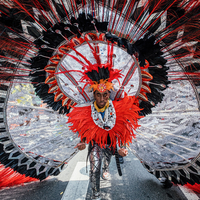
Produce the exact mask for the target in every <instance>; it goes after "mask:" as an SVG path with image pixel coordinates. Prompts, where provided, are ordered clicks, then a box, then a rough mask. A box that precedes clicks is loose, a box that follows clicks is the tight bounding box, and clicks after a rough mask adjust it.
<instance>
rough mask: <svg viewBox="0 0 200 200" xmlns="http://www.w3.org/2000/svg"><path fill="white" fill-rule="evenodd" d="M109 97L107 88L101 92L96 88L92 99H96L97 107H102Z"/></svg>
mask: <svg viewBox="0 0 200 200" xmlns="http://www.w3.org/2000/svg"><path fill="white" fill-rule="evenodd" d="M109 97H110V93H109V91H108V90H106V91H105V92H102V93H101V92H99V91H98V90H96V91H95V92H94V99H95V100H96V103H97V106H98V107H99V108H103V107H104V106H105V105H106V103H107V101H108V99H109Z"/></svg>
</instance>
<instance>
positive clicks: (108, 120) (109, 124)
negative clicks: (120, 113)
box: [91, 100, 116, 131]
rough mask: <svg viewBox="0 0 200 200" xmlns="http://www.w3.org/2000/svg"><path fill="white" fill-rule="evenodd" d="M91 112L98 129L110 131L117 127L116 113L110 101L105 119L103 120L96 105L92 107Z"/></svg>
mask: <svg viewBox="0 0 200 200" xmlns="http://www.w3.org/2000/svg"><path fill="white" fill-rule="evenodd" d="M91 111H92V112H91V116H92V119H93V121H94V123H95V124H96V125H97V126H98V127H100V128H102V129H105V130H106V131H109V130H111V129H112V128H113V127H114V126H115V123H116V112H115V108H114V106H113V103H112V101H111V100H110V101H109V106H108V108H107V109H106V110H105V115H104V119H102V116H101V114H100V113H99V112H98V111H97V110H96V108H95V106H94V104H92V105H91Z"/></svg>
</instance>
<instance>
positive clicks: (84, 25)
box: [0, 0, 200, 184]
mask: <svg viewBox="0 0 200 200" xmlns="http://www.w3.org/2000/svg"><path fill="white" fill-rule="evenodd" d="M0 4H1V6H0V36H1V37H0V40H1V41H0V49H1V51H0V65H1V68H0V70H1V71H0V77H1V85H0V101H1V110H0V111H1V113H2V114H1V118H0V123H1V129H0V162H1V163H2V164H3V165H4V166H6V167H10V168H12V169H14V170H15V171H16V172H18V173H21V174H25V175H26V176H29V177H33V178H36V179H40V180H42V179H45V178H46V177H47V176H49V175H57V174H59V173H60V171H61V169H62V167H63V166H64V164H66V163H67V161H69V159H70V158H71V157H72V156H73V155H74V153H75V152H73V151H71V150H70V147H72V148H73V145H75V143H76V142H77V136H73V135H72V134H71V133H70V132H69V131H68V129H67V128H66V129H65V128H63V127H64V126H65V122H66V120H67V119H66V118H65V115H64V116H63V115H62V114H66V113H69V112H70V107H71V106H74V105H76V104H79V103H86V102H90V101H91V100H92V99H91V98H90V96H89V94H88V93H87V88H84V87H83V86H82V85H80V83H79V82H78V81H77V80H76V79H75V78H74V75H72V74H73V72H69V70H66V69H65V67H63V62H64V63H65V62H68V61H69V57H70V58H71V59H72V60H73V62H74V63H75V62H77V63H78V64H79V65H80V66H82V67H84V63H87V61H88V62H90V60H88V59H89V58H88V57H87V56H86V55H84V56H83V55H82V54H81V53H80V52H79V51H78V48H79V47H81V46H82V45H85V44H87V45H88V46H90V47H91V48H93V49H94V48H96V47H95V46H93V45H94V43H96V44H100V43H103V44H105V45H106V48H107V49H110V48H112V46H115V47H116V48H119V47H120V49H123V51H125V52H126V53H127V55H129V56H132V57H133V60H134V61H133V62H135V64H136V65H137V66H138V74H139V75H138V77H139V78H138V79H139V80H140V81H139V86H138V88H139V89H138V91H137V92H136V93H135V96H137V98H138V99H139V100H140V108H142V109H143V110H142V111H141V112H140V114H141V115H143V116H145V117H144V118H143V120H141V128H140V129H139V130H138V132H137V133H136V134H137V140H134V142H133V144H132V145H131V146H130V148H131V149H132V151H134V153H135V154H136V155H137V156H138V157H139V159H140V160H141V161H142V162H143V164H144V166H145V167H146V168H147V169H148V170H149V171H150V172H151V173H153V174H154V175H155V176H156V177H157V178H160V177H163V176H164V177H167V178H169V179H170V180H172V181H173V182H174V183H180V184H186V183H190V184H194V183H200V177H199V173H198V172H199V169H200V158H199V156H200V155H199V151H198V149H199V136H198V132H199V118H200V116H199V83H200V82H199V69H200V66H199V53H200V51H199V39H200V30H199V25H200V24H199V23H200V20H199V19H200V2H199V1H196V0H156V1H155V0H140V1H139V0H123V1H121V0H111V1H110V0H91V1H88V0H51V1H50V0H35V1H27V0H26V1H25V0H24V1H23V0H21V1H20V0H8V1H1V2H0ZM97 46H98V45H97ZM95 51H96V49H95ZM71 52H72V53H71ZM118 52H119V51H118ZM67 56H68V57H67ZM117 56H118V55H117V53H116V57H117ZM119 57H120V56H119ZM117 58H118V57H117ZM136 60H137V62H136ZM73 62H72V63H73ZM115 63H116V62H115ZM78 64H76V65H78ZM74 66H75V64H74V65H73V66H71V65H70V70H74ZM68 67H69V65H68ZM81 69H82V68H81ZM130 69H131V68H130ZM59 73H60V74H64V75H65V77H67V80H70V81H71V83H73V87H72V86H70V84H68V85H69V88H68V89H69V90H67V89H66V91H69V92H63V90H61V87H60V86H61V84H60V82H59V81H58V78H57V76H58V75H59ZM132 75H133V73H132V71H131V70H130V73H128V74H127V76H125V77H124V78H123V79H122V80H121V82H120V84H121V85H120V87H119V88H118V90H117V91H118V92H116V93H115V94H114V95H113V100H114V99H117V98H120V97H123V95H124V94H125V93H127V94H129V93H130V92H129V89H124V88H125V87H126V86H127V85H128V86H129V87H132V84H131V81H130V79H129V77H130V78H131V77H132ZM72 90H73V92H74V91H76V95H77V94H78V97H80V98H77V97H76V95H73V94H74V93H73V92H72ZM35 94H36V95H37V96H35ZM38 97H39V98H38ZM80 99H82V101H79V100H80ZM177 113H180V114H182V117H181V115H176V114H177ZM183 114H184V115H185V116H183ZM172 115H174V116H172ZM173 117H174V118H173ZM55 119H56V120H55ZM145 120H146V121H145ZM160 125H163V126H160ZM36 126H37V131H36V130H35V129H34V128H35V127H36ZM33 127H34V128H33ZM49 127H50V128H49ZM58 127H59V128H58ZM30 129H32V132H31V131H30ZM47 129H48V131H46V130H47ZM50 129H51V130H50ZM52 135H53V136H52ZM31 137H32V138H34V137H35V138H37V140H34V142H33V140H31ZM63 138H65V140H63ZM61 140H62V141H65V143H62V145H60V141H61ZM18 143H21V144H22V145H19V144H18ZM64 146H67V147H66V148H67V149H65V147H64ZM42 147H43V148H42ZM49 150H51V152H50V153H49V152H48V151H49ZM67 150H68V151H67ZM63 152H65V153H66V152H69V153H68V155H65V154H64V153H63ZM58 155H59V156H58ZM66 157H67V159H66Z"/></svg>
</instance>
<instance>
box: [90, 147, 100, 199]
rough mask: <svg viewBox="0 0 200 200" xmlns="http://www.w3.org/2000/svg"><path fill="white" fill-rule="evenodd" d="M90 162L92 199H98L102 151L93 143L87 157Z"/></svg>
mask: <svg viewBox="0 0 200 200" xmlns="http://www.w3.org/2000/svg"><path fill="white" fill-rule="evenodd" d="M89 160H90V183H91V187H92V191H93V198H94V199H95V197H96V198H98V197H100V173H101V161H102V149H101V148H100V147H99V146H98V145H97V144H96V143H95V144H94V145H93V148H92V150H91V152H90V155H89Z"/></svg>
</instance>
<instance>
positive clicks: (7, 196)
mask: <svg viewBox="0 0 200 200" xmlns="http://www.w3.org/2000/svg"><path fill="white" fill-rule="evenodd" d="M86 154H87V150H84V151H82V152H79V153H78V154H77V155H76V156H75V157H74V158H73V159H72V160H71V161H70V163H69V165H68V166H67V167H66V168H65V170H63V172H62V173H61V174H59V176H57V177H50V178H48V179H46V180H44V181H42V182H39V181H38V182H33V183H28V184H25V185H24V186H17V187H12V188H6V189H3V190H0V200H15V199H16V200H61V199H62V200H66V199H67V200H82V199H86V200H89V199H91V189H90V185H89V184H88V187H87V185H86V183H87V182H88V181H87V180H82V181H81V180H76V181H74V179H73V180H72V179H71V177H72V173H73V172H74V170H75V167H76V166H77V162H85V161H86ZM85 166H86V164H85V163H84V165H83V167H82V168H81V169H80V170H79V173H80V174H83V176H84V177H86V179H87V177H88V173H86V167H85ZM76 173H77V172H75V174H76ZM110 173H111V180H109V181H103V180H101V192H102V200H188V198H186V197H185V195H184V194H183V193H182V192H181V190H180V188H179V187H178V186H176V185H174V186H172V187H171V188H170V189H163V188H162V187H161V184H160V182H159V181H158V180H157V179H156V178H155V177H154V176H153V175H152V174H150V173H148V172H147V171H146V169H144V168H143V166H142V164H141V163H140V161H139V160H138V159H137V158H136V157H135V156H134V155H133V154H132V153H131V152H129V155H128V156H127V157H126V158H125V162H124V164H123V165H122V173H123V176H121V177H120V176H119V175H118V173H117V168H116V163H115V159H114V157H113V158H112V161H111V164H110ZM72 181H73V184H72V186H71V187H72V188H73V189H70V190H68V192H70V193H71V194H72V197H71V198H66V197H65V195H66V193H65V190H66V188H67V187H68V188H69V186H70V183H71V182H72ZM84 187H85V188H86V191H85V193H86V196H85V197H84V196H80V197H77V194H78V195H79V193H78V192H80V191H81V190H84V189H83V188H84ZM80 188H82V189H80ZM64 194H65V195H64ZM74 194H76V197H75V196H74V197H73V195H74ZM189 200H193V199H189Z"/></svg>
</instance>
